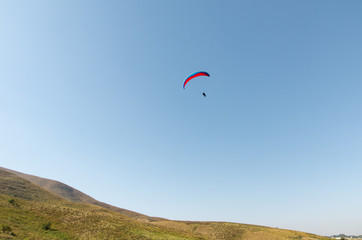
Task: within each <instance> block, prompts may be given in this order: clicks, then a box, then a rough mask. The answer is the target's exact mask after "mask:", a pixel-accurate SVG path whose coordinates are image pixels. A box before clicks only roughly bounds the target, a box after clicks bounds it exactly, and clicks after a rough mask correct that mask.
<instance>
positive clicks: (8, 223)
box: [0, 169, 328, 240]
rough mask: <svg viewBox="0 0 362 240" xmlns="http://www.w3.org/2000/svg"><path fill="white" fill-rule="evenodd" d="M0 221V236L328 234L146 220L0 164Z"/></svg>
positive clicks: (296, 236) (308, 236)
mask: <svg viewBox="0 0 362 240" xmlns="http://www.w3.org/2000/svg"><path fill="white" fill-rule="evenodd" d="M47 223H51V225H50V229H47V227H46V224H47ZM0 225H1V228H0V239H227V240H229V239H304V240H307V239H308V240H309V239H328V238H325V237H319V236H315V235H311V234H306V233H302V232H296V231H289V230H282V229H274V228H267V227H261V226H254V225H245V224H237V223H225V222H186V221H170V220H166V219H157V221H152V222H148V223H147V222H144V221H140V220H139V218H137V217H136V218H132V217H130V216H127V215H125V214H121V213H119V212H115V211H112V210H110V209H107V208H104V207H101V206H97V205H94V204H89V203H82V202H71V201H68V200H66V199H64V198H62V197H60V196H58V195H56V194H53V193H51V192H49V191H47V190H45V189H43V188H41V187H40V186H38V185H35V184H33V183H31V182H29V181H28V180H26V179H23V178H20V177H19V176H17V175H15V174H13V173H10V172H8V171H5V170H2V169H0ZM2 230H3V231H2Z"/></svg>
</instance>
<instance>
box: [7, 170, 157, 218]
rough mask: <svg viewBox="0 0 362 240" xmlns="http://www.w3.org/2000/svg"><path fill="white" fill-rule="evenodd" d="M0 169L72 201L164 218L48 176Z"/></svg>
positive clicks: (137, 216) (133, 215)
mask: <svg viewBox="0 0 362 240" xmlns="http://www.w3.org/2000/svg"><path fill="white" fill-rule="evenodd" d="M0 170H4V171H8V172H11V173H14V174H15V175H17V176H19V177H21V178H23V179H26V180H28V181H30V182H32V183H34V184H36V185H38V186H40V187H41V188H44V189H46V190H48V191H49V192H52V193H54V194H55V195H57V196H59V197H62V198H65V199H67V200H69V201H72V202H81V203H89V204H94V205H97V206H101V207H104V208H107V209H110V210H112V211H115V212H119V213H121V214H124V215H126V216H129V217H132V218H136V219H139V220H143V221H146V222H148V221H157V220H162V218H153V217H149V216H146V215H144V214H140V213H137V212H133V211H129V210H126V209H123V208H118V207H115V206H112V205H109V204H106V203H103V202H100V201H97V200H95V199H94V198H92V197H90V196H88V195H87V194H85V193H82V192H81V191H79V190H77V189H75V188H72V187H70V186H68V185H66V184H64V183H61V182H58V181H54V180H50V179H46V178H41V177H37V176H34V175H30V174H25V173H21V172H17V171H14V170H11V169H7V168H3V167H0Z"/></svg>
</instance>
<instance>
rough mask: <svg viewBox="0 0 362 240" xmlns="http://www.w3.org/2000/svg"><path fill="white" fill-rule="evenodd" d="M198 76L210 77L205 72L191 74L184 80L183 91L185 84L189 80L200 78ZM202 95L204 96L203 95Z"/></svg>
mask: <svg viewBox="0 0 362 240" xmlns="http://www.w3.org/2000/svg"><path fill="white" fill-rule="evenodd" d="M200 76H206V77H210V74H208V73H207V72H195V73H193V74H191V75H190V76H188V77H187V78H186V79H185V82H184V89H185V86H186V84H187V83H188V82H189V81H190V80H191V79H194V78H196V77H200ZM203 95H204V94H203ZM204 96H205V97H206V95H204Z"/></svg>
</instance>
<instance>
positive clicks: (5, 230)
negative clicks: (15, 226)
mask: <svg viewBox="0 0 362 240" xmlns="http://www.w3.org/2000/svg"><path fill="white" fill-rule="evenodd" d="M1 228H2V230H3V233H10V232H11V227H10V226H9V225H6V224H2V225H1Z"/></svg>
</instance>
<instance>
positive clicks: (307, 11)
mask: <svg viewBox="0 0 362 240" xmlns="http://www.w3.org/2000/svg"><path fill="white" fill-rule="evenodd" d="M361 12H362V2H361V1H357V0H355V1H352V0H351V1H343V2H342V1H331V0H328V1H321V0H320V1H312V0H309V1H308V0H307V1H289V0H285V1H266V0H265V1H261V0H260V1H255V0H253V1H252V0H250V1H106V2H105V1H51V2H50V1H31V2H29V1H1V2H0V66H1V68H0V70H1V71H0V165H1V166H3V167H7V168H11V169H14V170H18V171H21V172H25V173H29V174H34V175H37V176H41V177H46V178H51V179H55V180H59V181H61V182H64V183H66V184H68V185H71V186H73V187H75V188H77V189H79V190H81V191H83V192H85V193H87V194H89V195H91V196H93V197H94V198H96V199H98V200H100V201H104V202H107V203H110V204H113V205H116V206H119V207H122V208H126V209H130V210H133V211H137V212H140V213H144V214H147V215H151V216H159V217H165V218H169V219H180V220H215V221H232V222H240V223H250V224H258V225H266V226H271V227H279V228H288V229H294V230H300V231H306V232H312V233H317V234H322V235H328V234H338V233H347V234H362V232H361V229H362V225H361V223H362V217H361V216H362V208H361V204H360V203H361V202H362V191H361V187H360V186H361V182H362V175H361V174H360V173H361V170H362V163H361V160H362V124H361V122H362V108H361V106H362V94H361V88H362V68H361V64H362V44H361V43H362V28H361V26H362V14H361ZM196 71H207V72H209V73H210V75H211V77H210V78H206V77H200V78H198V79H195V80H194V81H192V82H190V83H189V84H188V86H187V87H186V89H185V90H184V89H183V88H182V84H183V81H184V79H185V77H187V76H188V75H189V74H191V73H193V72H196ZM202 92H206V94H207V97H206V98H204V97H203V96H202Z"/></svg>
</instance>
